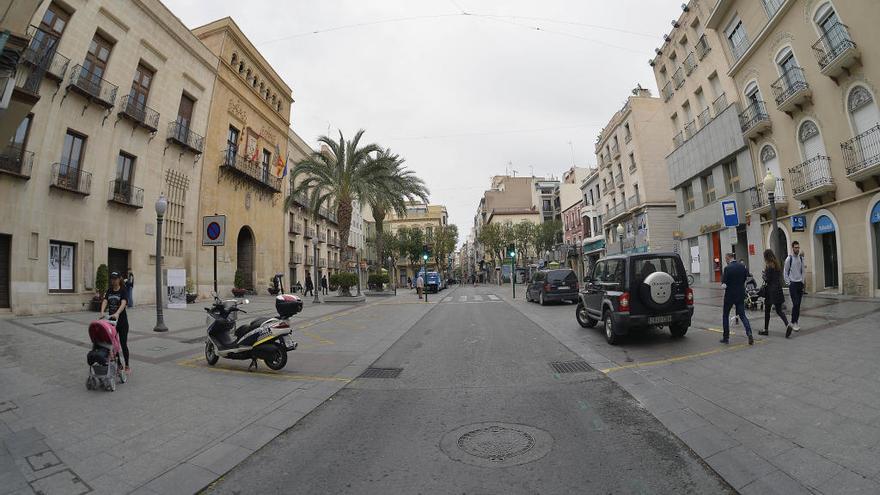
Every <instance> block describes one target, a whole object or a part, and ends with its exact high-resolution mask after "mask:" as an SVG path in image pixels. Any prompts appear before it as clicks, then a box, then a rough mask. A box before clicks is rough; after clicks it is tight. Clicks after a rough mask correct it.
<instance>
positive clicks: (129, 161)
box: [116, 151, 135, 183]
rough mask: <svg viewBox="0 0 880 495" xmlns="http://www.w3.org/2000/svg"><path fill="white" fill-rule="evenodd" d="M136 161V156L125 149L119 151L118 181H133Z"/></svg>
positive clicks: (117, 163) (117, 160) (117, 164)
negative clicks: (124, 150)
mask: <svg viewBox="0 0 880 495" xmlns="http://www.w3.org/2000/svg"><path fill="white" fill-rule="evenodd" d="M134 161H135V157H134V156H132V155H129V154H128V153H125V152H123V151H120V152H119V157H118V158H117V159H116V181H117V182H124V183H128V182H130V181H131V178H132V176H133V175H134Z"/></svg>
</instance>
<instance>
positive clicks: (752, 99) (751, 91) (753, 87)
mask: <svg viewBox="0 0 880 495" xmlns="http://www.w3.org/2000/svg"><path fill="white" fill-rule="evenodd" d="M745 95H746V100H747V101H748V102H749V103H748V104H749V106H751V105H757V104H758V102H759V101H761V90H760V89H758V83H756V82H755V81H752V82H750V83H749V84H748V85H747V86H746V91H745Z"/></svg>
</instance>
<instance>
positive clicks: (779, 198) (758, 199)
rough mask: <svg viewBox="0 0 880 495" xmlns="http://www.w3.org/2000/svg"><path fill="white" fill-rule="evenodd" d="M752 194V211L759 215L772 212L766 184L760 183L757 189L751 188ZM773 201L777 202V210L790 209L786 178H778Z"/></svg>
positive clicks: (750, 192) (750, 193)
mask: <svg viewBox="0 0 880 495" xmlns="http://www.w3.org/2000/svg"><path fill="white" fill-rule="evenodd" d="M749 195H750V196H751V200H752V201H751V203H752V207H751V210H750V211H751V212H752V213H755V214H757V215H764V214H767V213H769V212H770V198H769V197H768V196H767V192H766V191H764V184H762V183H760V181H759V183H758V185H757V186H756V188H755V189H749ZM773 202H774V203H776V210H777V211H782V212H784V211H788V198H787V197H786V196H785V179H783V178H782V177H777V178H776V190H775V191H774V193H773Z"/></svg>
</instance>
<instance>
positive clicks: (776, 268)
mask: <svg viewBox="0 0 880 495" xmlns="http://www.w3.org/2000/svg"><path fill="white" fill-rule="evenodd" d="M764 286H765V289H764V290H765V296H764V331H763V332H758V334H759V335H769V334H770V330H769V328H770V306H775V307H776V314H778V315H779V317H780V318H781V319H782V323H784V324H785V338H789V337H791V330H792V326H791V323H789V322H788V318H786V317H785V311H783V310H782V304H783V303H784V302H785V294H783V292H782V267H781V266H780V265H779V259H778V258H776V254H775V253H773V250H772V249H767V250H765V251H764Z"/></svg>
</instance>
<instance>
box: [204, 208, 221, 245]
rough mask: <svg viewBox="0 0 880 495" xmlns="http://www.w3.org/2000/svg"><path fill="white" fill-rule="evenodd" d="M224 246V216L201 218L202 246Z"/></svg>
mask: <svg viewBox="0 0 880 495" xmlns="http://www.w3.org/2000/svg"><path fill="white" fill-rule="evenodd" d="M225 244H226V215H212V216H207V217H202V246H223V245H225Z"/></svg>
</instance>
